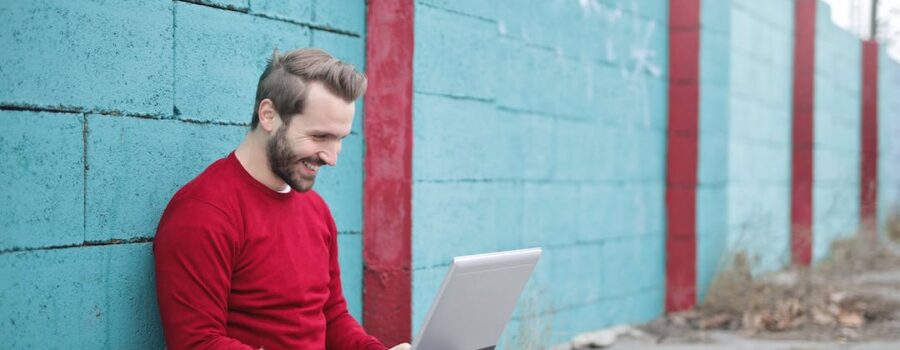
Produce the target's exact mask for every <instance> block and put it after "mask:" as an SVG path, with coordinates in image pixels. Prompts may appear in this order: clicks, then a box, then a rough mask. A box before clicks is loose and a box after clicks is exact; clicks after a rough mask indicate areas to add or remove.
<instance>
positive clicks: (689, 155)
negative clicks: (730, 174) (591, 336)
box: [666, 0, 700, 311]
mask: <svg viewBox="0 0 900 350" xmlns="http://www.w3.org/2000/svg"><path fill="white" fill-rule="evenodd" d="M669 8H670V9H671V11H670V12H669V121H668V123H669V125H668V141H667V150H668V152H667V154H666V217H667V218H668V220H667V223H666V232H667V233H666V311H678V310H684V309H688V308H691V307H693V306H694V304H695V303H696V298H697V266H696V265H697V233H696V232H697V228H696V226H697V223H696V217H697V215H696V211H697V207H696V201H697V193H696V188H697V165H698V161H697V159H698V158H697V147H698V136H697V135H698V133H697V125H698V121H699V103H700V99H699V96H700V85H699V72H700V0H670V1H669Z"/></svg>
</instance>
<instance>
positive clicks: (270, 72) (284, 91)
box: [250, 48, 367, 129]
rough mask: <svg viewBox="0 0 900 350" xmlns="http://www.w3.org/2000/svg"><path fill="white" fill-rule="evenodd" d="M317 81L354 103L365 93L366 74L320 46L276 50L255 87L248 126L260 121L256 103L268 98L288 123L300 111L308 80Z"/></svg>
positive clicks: (307, 90) (253, 125)
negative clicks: (251, 115) (285, 51)
mask: <svg viewBox="0 0 900 350" xmlns="http://www.w3.org/2000/svg"><path fill="white" fill-rule="evenodd" d="M314 81H318V82H321V83H323V84H324V85H325V88H327V89H328V91H329V92H331V93H333V94H335V95H337V96H339V97H341V98H342V99H344V100H345V101H347V102H353V101H354V100H356V99H357V98H358V97H359V96H362V94H364V93H365V92H366V85H367V82H366V76H365V75H363V74H362V73H360V72H358V71H356V68H355V67H353V65H351V64H347V63H344V62H342V61H341V60H338V59H337V58H334V57H332V56H331V55H329V54H328V53H327V52H325V51H323V50H320V49H312V48H304V49H298V50H294V51H289V52H287V53H285V54H280V53H279V52H278V49H275V51H274V52H273V53H272V58H270V59H269V63H268V64H267V65H266V70H265V71H263V73H262V75H261V76H260V77H259V84H258V85H257V86H256V103H255V104H254V107H253V120H252V121H251V122H250V128H251V129H256V125H258V124H259V104H260V102H262V100H265V99H267V98H268V99H270V100H272V104H273V105H274V107H275V110H276V111H278V114H279V115H280V116H281V118H282V121H283V122H284V123H285V124H287V123H288V122H289V120H290V118H291V116H293V115H295V114H298V113H302V112H303V106H304V104H305V102H306V96H307V95H308V94H309V89H308V86H309V83H311V82H314Z"/></svg>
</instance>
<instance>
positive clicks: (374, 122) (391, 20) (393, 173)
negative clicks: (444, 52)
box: [363, 0, 413, 345]
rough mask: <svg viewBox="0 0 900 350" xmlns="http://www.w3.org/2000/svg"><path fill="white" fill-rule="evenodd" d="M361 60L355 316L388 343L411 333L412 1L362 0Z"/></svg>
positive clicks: (367, 328) (397, 340)
mask: <svg viewBox="0 0 900 350" xmlns="http://www.w3.org/2000/svg"><path fill="white" fill-rule="evenodd" d="M366 67H367V68H366V75H367V76H368V78H369V88H368V92H367V93H366V97H365V119H364V128H365V141H366V153H365V184H364V191H365V192H364V199H363V220H364V223H363V232H364V237H363V261H364V263H365V272H364V278H363V285H364V292H363V324H364V325H365V327H366V330H367V331H368V332H369V333H370V334H372V335H374V336H376V337H378V338H379V339H380V340H381V341H382V342H384V343H385V344H387V345H393V344H397V343H400V342H406V341H409V340H410V337H411V333H412V328H411V327H412V319H411V317H412V312H411V305H412V301H411V300H412V299H411V295H412V278H411V273H410V271H411V269H410V266H411V263H412V252H411V248H410V247H411V244H410V241H411V235H412V212H411V210H412V82H413V72H412V70H413V2H412V1H383V0H370V1H368V14H367V27H366Z"/></svg>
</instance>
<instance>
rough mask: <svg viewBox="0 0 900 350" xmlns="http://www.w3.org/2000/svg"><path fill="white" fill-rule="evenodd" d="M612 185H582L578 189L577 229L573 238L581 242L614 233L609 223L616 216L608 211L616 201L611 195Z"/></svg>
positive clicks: (599, 238) (597, 239)
mask: <svg viewBox="0 0 900 350" xmlns="http://www.w3.org/2000/svg"><path fill="white" fill-rule="evenodd" d="M613 191H614V186H613V185H607V184H598V185H583V186H581V187H580V188H579V189H578V204H577V210H578V214H577V216H578V221H579V223H578V229H577V230H576V231H575V235H576V236H575V238H576V239H577V240H578V241H581V242H591V241H599V240H602V239H604V238H606V237H609V236H612V235H614V232H611V230H609V223H610V221H612V220H615V219H616V218H614V217H612V215H610V211H611V210H613V208H615V206H616V205H617V203H616V202H615V199H614V198H613V197H612V194H613V193H614V192H613Z"/></svg>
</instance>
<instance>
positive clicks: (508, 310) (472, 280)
mask: <svg viewBox="0 0 900 350" xmlns="http://www.w3.org/2000/svg"><path fill="white" fill-rule="evenodd" d="M540 256H541V248H531V249H521V250H511V251H505V252H497V253H488V254H478V255H467V256H458V257H456V258H453V263H452V264H451V265H450V271H448V272H447V276H446V277H445V278H444V282H443V283H442V284H441V288H440V290H439V291H438V293H437V295H436V296H435V299H434V302H433V303H432V304H431V308H430V309H429V310H428V314H426V315H425V321H424V323H423V324H422V327H421V329H419V334H418V336H416V337H415V338H414V339H413V343H412V350H482V349H493V348H494V346H496V344H497V341H498V340H499V339H500V335H501V334H502V333H503V330H504V329H505V328H506V323H507V322H509V319H510V317H512V312H513V309H515V307H516V301H517V300H518V299H519V295H520V294H522V290H523V289H524V288H525V284H526V283H527V282H528V278H529V277H530V276H531V272H532V271H533V270H534V266H535V264H537V261H538V258H540Z"/></svg>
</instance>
